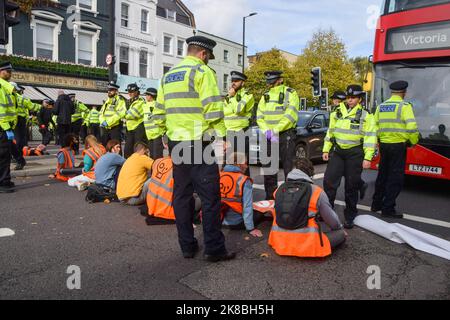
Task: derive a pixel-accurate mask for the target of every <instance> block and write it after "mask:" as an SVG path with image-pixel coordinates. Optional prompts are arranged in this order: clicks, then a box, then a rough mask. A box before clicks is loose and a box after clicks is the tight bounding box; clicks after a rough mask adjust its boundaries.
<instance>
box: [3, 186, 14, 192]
mask: <svg viewBox="0 0 450 320" xmlns="http://www.w3.org/2000/svg"><path fill="white" fill-rule="evenodd" d="M13 192H15V190H14V189H13V187H9V186H0V193H13Z"/></svg>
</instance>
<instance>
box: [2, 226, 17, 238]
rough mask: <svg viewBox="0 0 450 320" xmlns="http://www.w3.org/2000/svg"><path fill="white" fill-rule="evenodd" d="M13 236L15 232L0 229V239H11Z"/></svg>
mask: <svg viewBox="0 0 450 320" xmlns="http://www.w3.org/2000/svg"><path fill="white" fill-rule="evenodd" d="M13 235H15V232H14V231H13V230H11V229H8V228H0V238H3V237H11V236H13Z"/></svg>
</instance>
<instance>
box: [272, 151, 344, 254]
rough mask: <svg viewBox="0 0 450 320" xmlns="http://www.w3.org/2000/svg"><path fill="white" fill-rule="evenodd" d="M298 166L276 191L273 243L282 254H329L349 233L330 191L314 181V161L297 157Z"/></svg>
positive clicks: (275, 248)
mask: <svg viewBox="0 0 450 320" xmlns="http://www.w3.org/2000/svg"><path fill="white" fill-rule="evenodd" d="M294 167H295V169H294V170H292V171H291V172H290V173H289V174H288V177H287V182H286V183H284V184H282V185H281V186H280V187H279V188H278V189H277V191H275V195H274V197H275V216H274V220H273V225H272V229H271V231H270V235H269V245H270V246H272V248H273V249H274V250H275V252H276V253H277V254H278V255H280V256H294V257H301V258H321V257H326V256H329V255H331V253H332V250H333V249H335V248H337V247H338V246H340V245H341V244H342V243H344V242H345V240H346V233H345V231H344V229H343V226H342V223H341V221H340V220H339V217H338V216H337V214H336V212H334V210H333V208H332V207H331V204H330V201H329V200H328V196H327V195H326V193H325V192H324V191H323V190H322V189H321V188H320V187H318V186H316V185H314V184H313V180H312V176H314V166H313V164H312V163H311V161H309V160H308V159H297V160H295V161H294ZM320 220H323V222H322V221H320Z"/></svg>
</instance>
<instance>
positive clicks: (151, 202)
mask: <svg viewBox="0 0 450 320" xmlns="http://www.w3.org/2000/svg"><path fill="white" fill-rule="evenodd" d="M173 185H174V180H173V163H172V159H171V158H170V157H166V158H161V159H158V160H155V162H154V163H153V168H152V177H151V179H150V183H149V185H148V193H147V206H148V214H149V215H150V216H154V217H157V218H162V219H168V220H175V214H174V211H173V206H172V201H173Z"/></svg>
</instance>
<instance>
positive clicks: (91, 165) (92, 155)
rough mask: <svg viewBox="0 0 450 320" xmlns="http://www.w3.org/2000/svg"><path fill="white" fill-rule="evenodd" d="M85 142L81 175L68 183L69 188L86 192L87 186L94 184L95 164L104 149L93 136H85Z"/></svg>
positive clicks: (103, 152)
mask: <svg viewBox="0 0 450 320" xmlns="http://www.w3.org/2000/svg"><path fill="white" fill-rule="evenodd" d="M85 141H86V144H85V150H84V151H83V163H84V167H83V173H82V174H81V175H79V176H76V177H74V178H72V179H70V180H69V181H68V184H69V186H70V187H77V188H78V190H80V191H82V190H86V188H87V187H88V186H89V184H91V183H94V182H95V164H96V163H97V161H98V159H100V157H101V156H103V155H104V154H105V153H106V149H105V147H104V146H103V145H102V144H100V143H99V142H98V141H97V138H96V137H94V136H93V135H89V136H87V137H86V139H85Z"/></svg>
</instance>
